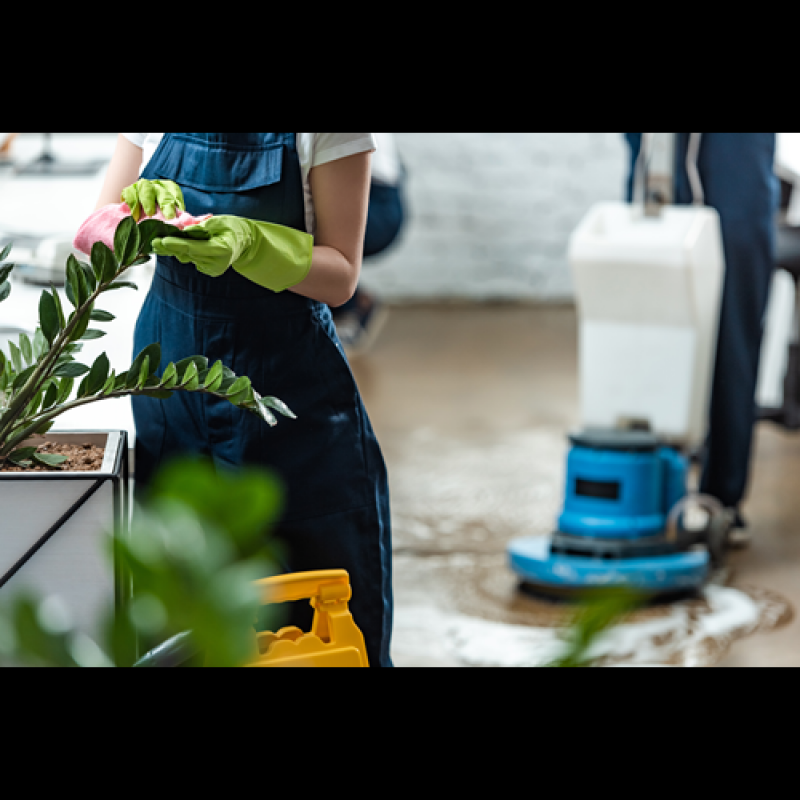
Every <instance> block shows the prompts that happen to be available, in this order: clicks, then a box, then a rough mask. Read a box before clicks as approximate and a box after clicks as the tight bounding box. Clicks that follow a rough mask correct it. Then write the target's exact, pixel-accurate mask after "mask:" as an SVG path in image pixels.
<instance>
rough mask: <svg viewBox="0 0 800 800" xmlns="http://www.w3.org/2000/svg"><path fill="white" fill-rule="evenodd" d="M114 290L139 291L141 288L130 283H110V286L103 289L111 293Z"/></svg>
mask: <svg viewBox="0 0 800 800" xmlns="http://www.w3.org/2000/svg"><path fill="white" fill-rule="evenodd" d="M114 289H137V290H138V289H139V287H138V286H137V285H136V284H135V283H131V282H130V281H116V282H115V283H109V284H108V286H106V287H104V288H103V291H104V292H110V291H112V290H114Z"/></svg>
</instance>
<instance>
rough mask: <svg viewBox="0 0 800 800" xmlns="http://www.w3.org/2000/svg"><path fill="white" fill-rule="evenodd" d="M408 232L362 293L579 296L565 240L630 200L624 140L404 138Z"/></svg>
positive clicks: (368, 269)
mask: <svg viewBox="0 0 800 800" xmlns="http://www.w3.org/2000/svg"><path fill="white" fill-rule="evenodd" d="M396 139H397V144H398V148H399V149H400V151H401V154H402V156H403V159H404V161H405V163H406V166H407V168H408V171H409V179H408V185H407V189H406V195H407V200H408V222H407V227H406V230H405V232H404V233H403V234H402V235H401V238H400V239H399V240H398V241H397V242H396V243H395V245H394V247H393V248H392V249H391V250H390V251H388V252H387V253H385V254H383V255H381V256H378V257H376V258H374V259H372V260H370V261H369V262H367V265H366V266H365V268H364V271H363V286H364V287H365V288H367V289H372V290H373V291H375V292H377V293H379V294H380V295H381V296H382V297H383V298H384V299H386V300H391V301H394V302H403V301H415V300H435V299H450V298H455V299H465V300H509V299H524V300H540V301H559V300H568V299H571V297H572V286H571V281H570V276H569V269H568V266H567V262H566V244H567V239H568V237H569V235H570V233H571V231H572V230H573V229H574V227H575V225H576V224H577V223H578V222H579V221H580V219H581V217H582V216H583V215H584V214H585V212H586V211H587V210H588V209H589V208H590V207H591V206H592V204H594V203H596V202H598V201H602V200H619V199H622V197H623V188H624V182H625V178H626V169H627V168H626V162H627V147H626V145H625V142H624V139H623V136H622V134H621V133H398V134H396Z"/></svg>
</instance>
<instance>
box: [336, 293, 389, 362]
mask: <svg viewBox="0 0 800 800" xmlns="http://www.w3.org/2000/svg"><path fill="white" fill-rule="evenodd" d="M353 301H354V302H351V303H348V304H347V305H346V306H344V307H342V309H340V310H338V313H337V310H336V309H334V311H333V322H334V325H336V333H337V334H338V335H339V340H340V341H341V343H342V347H344V351H345V353H347V355H348V356H349V357H352V356H359V355H363V354H364V353H365V352H366V351H367V350H368V349H369V348H370V347H371V346H372V344H373V343H374V341H375V339H377V337H378V334H379V333H380V332H381V329H382V328H383V325H384V323H385V322H386V317H387V316H388V313H389V312H388V309H386V308H385V307H384V306H383V304H382V303H381V302H379V301H378V300H377V299H376V298H374V297H372V295H369V294H367V293H366V292H364V291H362V290H359V291H357V292H356V295H355V297H354V298H353Z"/></svg>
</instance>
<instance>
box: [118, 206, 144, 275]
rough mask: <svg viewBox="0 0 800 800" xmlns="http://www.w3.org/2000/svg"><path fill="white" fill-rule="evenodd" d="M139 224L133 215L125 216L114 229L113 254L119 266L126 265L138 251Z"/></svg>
mask: <svg viewBox="0 0 800 800" xmlns="http://www.w3.org/2000/svg"><path fill="white" fill-rule="evenodd" d="M139 239H140V235H139V226H138V225H137V224H136V221H135V220H134V219H133V217H126V218H125V219H123V220H122V222H120V224H119V225H117V230H116V231H114V255H115V256H116V258H117V263H118V264H119V266H121V267H127V266H129V264H130V263H131V262H132V261H133V260H134V259H135V258H136V256H137V255H138V253H139ZM112 277H113V276H112Z"/></svg>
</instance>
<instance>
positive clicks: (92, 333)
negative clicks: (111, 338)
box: [81, 315, 106, 342]
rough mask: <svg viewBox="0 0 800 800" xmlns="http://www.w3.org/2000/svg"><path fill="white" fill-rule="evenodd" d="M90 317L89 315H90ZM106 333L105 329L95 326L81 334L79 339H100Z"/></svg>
mask: <svg viewBox="0 0 800 800" xmlns="http://www.w3.org/2000/svg"><path fill="white" fill-rule="evenodd" d="M90 318H91V315H90ZM105 335H106V332H105V331H99V330H97V329H96V328H89V329H88V330H87V331H86V332H85V333H84V334H83V336H81V341H84V342H85V341H87V340H89V339H102V338H103V337H104V336H105Z"/></svg>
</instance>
